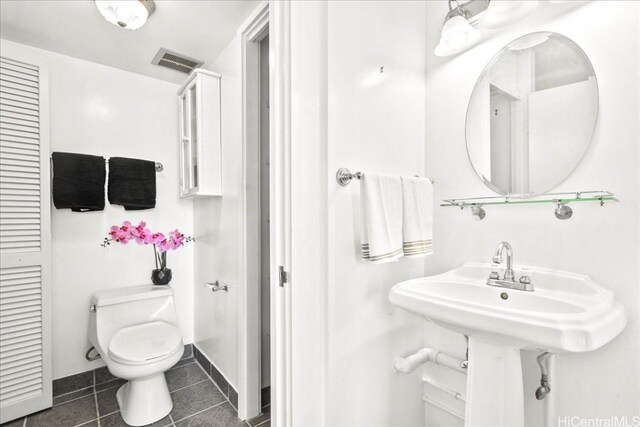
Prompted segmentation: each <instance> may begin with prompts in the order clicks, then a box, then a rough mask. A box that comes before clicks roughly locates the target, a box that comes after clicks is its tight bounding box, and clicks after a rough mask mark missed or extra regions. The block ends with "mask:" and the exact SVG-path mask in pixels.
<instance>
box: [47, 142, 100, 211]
mask: <svg viewBox="0 0 640 427" xmlns="http://www.w3.org/2000/svg"><path fill="white" fill-rule="evenodd" d="M51 158H52V159H53V191H52V192H53V204H54V205H55V207H56V208H58V209H71V210H72V211H74V212H87V211H101V210H104V180H105V177H106V172H105V167H104V157H99V156H89V155H87V154H75V153H58V152H54V153H53V154H52V155H51Z"/></svg>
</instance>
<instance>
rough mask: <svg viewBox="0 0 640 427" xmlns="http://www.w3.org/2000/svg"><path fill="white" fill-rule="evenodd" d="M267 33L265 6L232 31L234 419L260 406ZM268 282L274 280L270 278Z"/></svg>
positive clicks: (253, 412)
mask: <svg viewBox="0 0 640 427" xmlns="http://www.w3.org/2000/svg"><path fill="white" fill-rule="evenodd" d="M268 34H269V3H268V2H267V1H265V2H263V3H261V4H260V5H259V6H258V7H257V8H256V9H255V10H254V11H253V13H252V14H251V15H250V16H249V18H247V20H246V21H245V22H244V23H243V24H242V25H241V26H240V28H239V29H238V36H239V38H240V52H241V54H240V56H241V79H242V100H241V108H242V147H241V151H242V154H241V159H242V160H241V168H242V174H241V177H242V178H241V179H242V183H241V186H240V204H241V206H240V213H241V214H240V218H239V220H240V224H239V227H238V229H239V233H240V236H239V240H240V245H239V252H240V253H239V254H238V260H239V263H238V283H239V288H238V408H237V409H238V417H239V418H240V419H250V418H253V417H255V416H257V415H259V414H260V413H261V411H262V404H261V388H262V384H261V383H262V381H261V339H260V338H261V316H260V311H261V298H260V294H261V280H260V279H261V274H260V257H261V254H260V243H259V242H260V238H261V235H260V42H261V41H262V40H263V39H264V38H265V37H266V36H267V35H268ZM271 277H272V278H273V277H275V276H274V275H273V274H272V275H271Z"/></svg>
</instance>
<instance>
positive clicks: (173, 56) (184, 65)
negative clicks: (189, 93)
mask: <svg viewBox="0 0 640 427" xmlns="http://www.w3.org/2000/svg"><path fill="white" fill-rule="evenodd" d="M151 63H152V64H153V65H159V66H160V67H166V68H171V69H172V70H176V71H180V72H181V73H186V74H189V73H190V72H192V71H193V70H194V69H195V68H198V67H201V66H202V64H204V61H199V60H197V59H193V58H189V57H188V56H184V55H182V54H180V53H176V52H172V51H170V50H167V49H165V48H160V50H159V51H158V53H156V56H154V57H153V61H151Z"/></svg>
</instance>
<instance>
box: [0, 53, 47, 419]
mask: <svg viewBox="0 0 640 427" xmlns="http://www.w3.org/2000/svg"><path fill="white" fill-rule="evenodd" d="M5 55H6V56H5ZM47 92H48V87H47V70H46V67H45V66H44V64H42V63H40V60H39V59H37V58H27V57H23V56H22V55H21V54H19V53H18V52H13V51H12V49H11V46H9V45H5V44H4V43H3V44H2V57H0V422H2V423H4V422H7V421H10V420H13V419H15V418H19V417H21V416H24V415H26V414H29V413H32V412H35V411H39V410H41V409H44V408H48V407H50V406H51V404H52V381H51V259H50V258H51V238H50V230H51V228H50V216H51V212H50V196H49V194H50V191H49V187H50V178H49V177H50V175H49V168H50V166H49V145H48V126H47V120H48V117H47V113H48V110H47V105H48V99H47Z"/></svg>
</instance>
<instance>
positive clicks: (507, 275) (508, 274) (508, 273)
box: [493, 242, 516, 282]
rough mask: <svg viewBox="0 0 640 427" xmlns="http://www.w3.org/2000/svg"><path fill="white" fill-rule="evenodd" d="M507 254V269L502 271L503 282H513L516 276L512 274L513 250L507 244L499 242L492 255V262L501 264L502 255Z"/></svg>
mask: <svg viewBox="0 0 640 427" xmlns="http://www.w3.org/2000/svg"><path fill="white" fill-rule="evenodd" d="M505 251H506V252H507V268H506V269H505V270H504V278H503V280H510V281H512V282H515V280H516V275H515V274H514V273H513V249H512V248H511V245H510V244H509V243H508V242H500V244H499V245H498V247H497V248H496V251H495V253H494V254H493V262H495V263H496V264H500V263H501V262H502V253H503V252H505Z"/></svg>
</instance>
